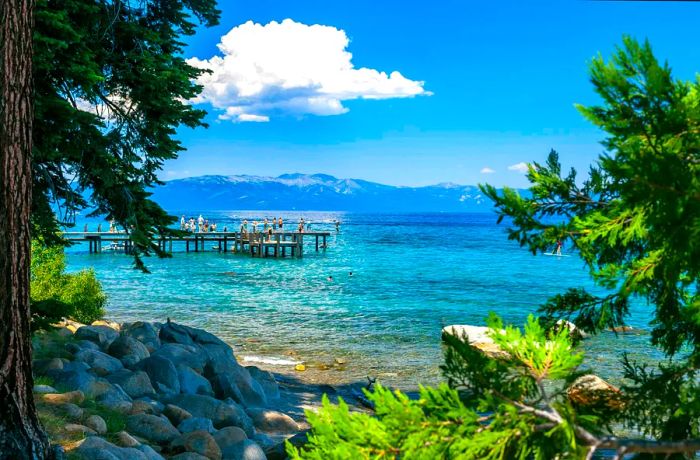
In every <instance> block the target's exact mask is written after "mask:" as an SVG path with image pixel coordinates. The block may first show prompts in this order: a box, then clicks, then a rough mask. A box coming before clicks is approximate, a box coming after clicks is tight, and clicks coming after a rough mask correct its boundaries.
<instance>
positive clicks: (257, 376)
mask: <svg viewBox="0 0 700 460" xmlns="http://www.w3.org/2000/svg"><path fill="white" fill-rule="evenodd" d="M246 369H247V370H248V373H249V374H250V376H251V377H252V378H253V380H255V381H256V382H258V383H259V384H260V386H261V387H262V389H263V392H264V393H265V397H266V398H267V400H268V401H272V400H275V399H279V397H280V387H279V385H278V384H277V380H275V377H274V376H273V375H272V372H269V371H265V370H262V369H260V368H259V367H257V366H246Z"/></svg>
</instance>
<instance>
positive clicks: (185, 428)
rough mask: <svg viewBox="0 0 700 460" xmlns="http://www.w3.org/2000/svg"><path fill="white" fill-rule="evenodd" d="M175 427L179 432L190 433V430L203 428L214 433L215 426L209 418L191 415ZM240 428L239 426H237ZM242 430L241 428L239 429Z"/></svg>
mask: <svg viewBox="0 0 700 460" xmlns="http://www.w3.org/2000/svg"><path fill="white" fill-rule="evenodd" d="M177 429H178V431H179V432H180V433H190V432H192V431H199V430H204V431H207V432H209V433H215V432H216V428H214V424H213V423H212V421H211V420H209V419H208V418H204V417H192V418H188V419H186V420H183V421H182V422H181V423H180V424H179V425H178V426H177ZM239 430H240V428H239ZM241 431H243V430H241Z"/></svg>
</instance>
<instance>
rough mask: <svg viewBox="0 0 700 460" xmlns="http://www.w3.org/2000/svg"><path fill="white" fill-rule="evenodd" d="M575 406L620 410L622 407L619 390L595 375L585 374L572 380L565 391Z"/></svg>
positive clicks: (622, 402)
mask: <svg viewBox="0 0 700 460" xmlns="http://www.w3.org/2000/svg"><path fill="white" fill-rule="evenodd" d="M566 394H567V396H568V397H569V400H570V401H571V402H572V403H574V404H575V405H579V406H586V407H599V408H607V409H610V410H621V409H622V408H623V407H624V401H623V399H622V393H621V392H620V390H619V388H617V387H616V386H614V385H612V384H610V383H608V382H606V381H605V380H603V379H601V378H600V377H598V376H597V375H593V374H586V375H582V376H581V377H579V378H577V379H576V380H574V382H573V383H572V384H571V385H570V386H569V388H568V389H567V390H566Z"/></svg>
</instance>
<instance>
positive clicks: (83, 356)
mask: <svg viewBox="0 0 700 460" xmlns="http://www.w3.org/2000/svg"><path fill="white" fill-rule="evenodd" d="M90 327H93V326H90ZM94 327H98V326H94ZM81 329H82V328H81ZM79 330H80V329H79ZM75 359H76V360H77V361H83V362H85V363H87V364H89V365H90V367H91V368H92V369H93V370H94V371H95V373H96V374H98V375H106V374H111V373H112V372H114V371H118V370H119V369H123V368H124V366H123V365H122V363H121V361H119V360H118V359H116V358H113V357H111V356H109V355H108V354H107V353H102V352H101V351H95V350H80V351H79V352H78V353H76V354H75Z"/></svg>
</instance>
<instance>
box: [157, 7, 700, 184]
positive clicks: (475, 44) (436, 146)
mask: <svg viewBox="0 0 700 460" xmlns="http://www.w3.org/2000/svg"><path fill="white" fill-rule="evenodd" d="M219 4H220V5H219V7H220V8H221V9H222V10H223V14H222V17H221V24H220V25H219V26H217V27H214V28H210V29H204V28H202V29H200V31H199V33H198V34H197V35H196V36H194V37H191V38H188V47H187V50H186V56H187V57H188V58H197V61H196V62H197V63H198V64H197V65H201V66H210V67H211V68H214V67H212V66H214V65H218V66H219V67H217V69H218V70H217V71H216V72H215V76H214V77H212V80H210V81H208V82H207V92H206V94H205V95H204V96H203V97H202V101H201V102H200V103H199V104H198V106H199V107H201V108H204V109H206V110H208V111H209V115H208V116H207V121H208V122H209V124H210V128H209V129H202V128H200V129H197V130H190V129H182V130H180V131H178V136H179V137H180V139H181V140H182V141H183V144H184V145H185V147H187V149H188V150H187V151H186V152H183V153H182V154H181V156H180V158H179V159H177V160H174V161H171V162H169V163H167V164H166V167H165V170H164V172H163V175H162V178H163V179H165V180H168V179H173V178H179V177H186V176H195V175H201V174H256V175H279V174H282V173H286V172H307V173H314V172H322V173H327V174H333V175H336V176H339V177H353V178H361V179H367V180H373V181H377V182H383V183H388V184H395V185H427V184H434V183H439V182H456V183H461V184H475V183H479V182H490V183H494V184H496V185H511V186H524V185H525V184H526V181H525V179H524V177H523V175H522V173H521V172H520V171H517V168H514V167H512V166H513V165H517V164H519V163H522V162H528V161H532V160H542V159H543V158H544V157H545V156H546V154H547V152H548V151H549V149H550V148H555V149H557V150H558V151H559V152H560V154H561V157H562V161H563V163H565V165H570V166H575V167H577V168H580V169H584V170H585V169H586V168H587V165H589V164H590V163H591V162H592V161H593V160H594V159H595V158H596V157H597V155H598V154H599V153H601V151H602V148H601V147H600V146H599V144H598V141H599V140H600V139H601V137H602V134H601V133H600V132H598V131H597V130H596V129H595V128H593V127H592V126H590V125H589V124H588V123H587V122H586V121H585V120H583V118H582V117H581V116H580V115H579V114H578V112H577V111H576V109H575V108H574V103H584V104H590V103H595V102H596V101H597V98H596V96H595V94H594V93H593V91H592V89H591V85H590V83H589V82H588V77H587V72H586V69H587V63H588V62H589V61H590V59H591V57H593V56H595V55H596V54H597V53H599V52H600V53H602V54H603V55H604V56H609V55H610V54H611V52H612V51H613V49H614V46H615V45H617V44H619V43H620V39H621V37H622V35H623V34H630V35H632V36H634V37H637V38H640V39H644V38H648V39H649V40H650V41H651V43H652V45H653V47H654V50H655V52H656V54H657V56H658V57H660V58H662V59H667V60H668V61H669V62H670V63H671V66H672V67H673V69H674V73H675V75H676V77H679V78H684V79H691V78H695V74H696V71H698V70H699V69H700V47H698V46H697V30H698V29H697V21H698V19H699V18H700V4H697V3H684V2H677V3H676V2H596V1H558V2H470V1H441V0H436V1H432V2H405V1H401V2H399V1H393V0H390V1H386V0H385V1H381V2H378V1H376V0H374V1H365V0H354V1H352V2H346V1H332V2H330V1H309V0H295V1H291V2H283V1H279V0H277V1H271V0H257V1H255V2H250V1H247V2H242V1H238V0H235V1H224V0H220V2H219ZM286 19H289V20H290V21H286V22H284V23H283V21H284V20H286ZM248 21H252V23H249V24H247V25H246V23H247V22H248ZM272 21H276V22H277V23H278V24H276V25H274V24H273V25H271V24H270V23H271V22H272ZM312 25H320V26H327V27H309V26H312ZM234 28H235V29H234ZM232 29H234V30H233V31H232ZM227 34H228V36H227ZM223 36H227V38H226V39H224V44H225V45H224V47H223V48H222V49H219V48H218V47H217V44H219V43H220V42H222V37H223ZM344 37H347V39H348V43H347V47H346V48H344V46H343V44H342V43H341V42H342V39H343V38H344ZM338 40H339V41H338ZM338 43H340V44H338ZM285 47H286V48H285ZM280 49H283V51H279V50H280ZM343 52H349V53H351V54H352V57H351V60H349V59H348V56H347V55H346V54H343ZM217 55H218V56H219V57H220V58H219V59H220V60H219V61H217V60H214V61H212V60H211V58H212V57H214V56H217ZM221 58H223V60H221ZM336 61H337V63H339V64H338V65H340V66H343V65H344V66H346V67H347V66H348V65H349V66H350V68H345V70H343V71H342V72H335V71H334V70H333V69H334V68H335V67H334V65H335V63H336ZM193 62H194V61H193ZM361 68H366V69H370V70H366V71H365V70H363V71H361V72H360V71H358V70H357V69H361ZM375 71H377V72H375ZM394 71H396V72H399V73H400V75H396V76H395V75H392V74H391V72H394ZM251 72H252V74H251ZM363 72H364V73H363ZM380 72H386V75H384V74H381V73H380ZM309 81H311V83H308V82H309ZM300 82H302V83H300ZM304 82H306V83H304ZM307 83H308V84H307ZM329 94H330V96H329ZM366 98H369V99H366ZM509 167H511V169H509ZM485 168H488V169H489V170H492V171H494V172H490V173H485V172H482V171H486V169H485Z"/></svg>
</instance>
